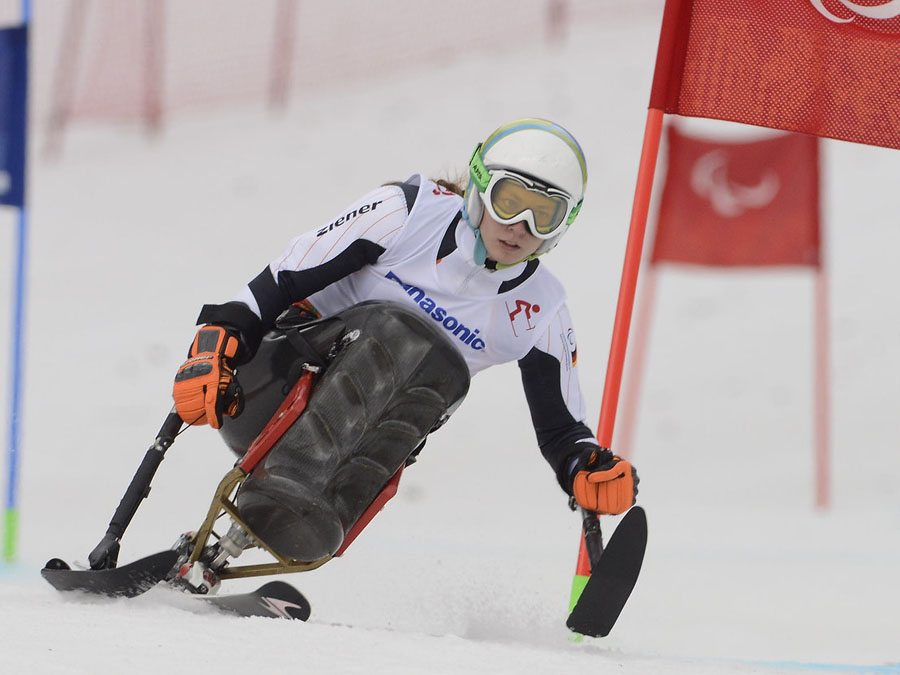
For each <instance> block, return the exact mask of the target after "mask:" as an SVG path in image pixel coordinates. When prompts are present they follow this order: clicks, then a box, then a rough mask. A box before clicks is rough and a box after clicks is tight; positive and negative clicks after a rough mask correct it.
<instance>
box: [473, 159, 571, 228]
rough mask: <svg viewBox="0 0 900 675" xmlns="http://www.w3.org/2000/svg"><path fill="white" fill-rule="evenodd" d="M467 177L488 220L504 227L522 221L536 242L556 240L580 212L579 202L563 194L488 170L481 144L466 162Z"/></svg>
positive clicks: (514, 175)
mask: <svg viewBox="0 0 900 675" xmlns="http://www.w3.org/2000/svg"><path fill="white" fill-rule="evenodd" d="M469 173H470V175H471V176H472V181H473V182H474V183H475V186H476V187H477V188H478V191H479V192H480V193H481V201H482V202H483V203H484V206H485V208H486V209H487V210H488V213H489V214H490V216H491V218H493V219H494V220H496V221H497V222H498V223H501V224H503V225H512V224H513V223H518V222H520V221H523V220H524V221H525V222H526V223H528V229H529V231H530V232H531V234H533V235H534V236H535V237H537V238H538V239H550V238H552V237H555V236H556V235H557V234H558V230H559V228H560V227H561V226H562V225H563V223H565V224H566V225H571V224H572V223H573V222H574V220H575V217H576V216H577V215H578V211H579V210H580V209H581V201H576V200H575V198H574V197H572V196H571V195H569V194H568V193H566V192H563V191H562V190H558V189H556V188H552V187H549V186H547V185H545V184H543V183H541V182H539V181H536V180H533V179H531V178H528V177H527V176H523V175H521V174H518V173H516V172H514V171H509V170H507V169H494V170H493V171H491V170H489V169H488V168H487V167H486V166H485V165H484V161H483V160H482V159H481V144H480V143H479V144H478V145H477V146H476V147H475V152H474V153H473V154H472V159H471V160H470V161H469Z"/></svg>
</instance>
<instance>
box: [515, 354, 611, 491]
mask: <svg viewBox="0 0 900 675" xmlns="http://www.w3.org/2000/svg"><path fill="white" fill-rule="evenodd" d="M519 370H520V371H521V373H522V386H523V387H524V389H525V398H526V400H527V401H528V408H529V409H530V411H531V423H532V424H533V425H534V431H535V434H536V435H537V442H538V445H539V446H540V448H541V454H543V455H544V459H546V460H547V461H548V462H549V463H550V466H551V467H552V468H553V471H554V472H555V473H556V480H557V481H558V482H559V485H560V487H562V489H563V490H565V491H566V492H567V493H568V494H570V495H571V494H572V485H571V481H570V478H569V476H568V468H569V464H570V460H571V459H573V458H574V457H575V456H576V455H579V454H580V453H581V452H582V451H583V450H584V449H585V447H586V446H587V443H586V441H591V442H593V443H594V444H596V440H595V439H594V434H593V433H592V432H591V430H590V429H589V428H588V427H587V426H586V425H585V424H584V423H583V422H579V421H578V420H576V419H575V418H574V417H572V413H570V412H569V409H568V407H566V402H565V400H563V396H562V391H561V390H560V384H559V374H560V363H559V361H558V360H557V359H556V358H554V357H553V356H551V355H550V354H547V353H546V352H543V351H541V350H540V349H538V348H537V347H535V348H533V349H532V350H531V351H530V352H528V354H526V355H525V356H524V357H523V358H522V359H520V360H519Z"/></svg>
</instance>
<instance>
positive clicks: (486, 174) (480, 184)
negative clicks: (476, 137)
mask: <svg viewBox="0 0 900 675" xmlns="http://www.w3.org/2000/svg"><path fill="white" fill-rule="evenodd" d="M469 174H470V175H471V176H472V181H473V182H474V183H475V187H476V188H478V191H479V192H484V191H485V190H487V186H488V185H489V184H490V182H491V172H490V171H488V168H487V167H486V166H485V165H484V160H483V159H481V143H479V144H478V145H476V146H475V152H473V153H472V158H471V159H470V160H469Z"/></svg>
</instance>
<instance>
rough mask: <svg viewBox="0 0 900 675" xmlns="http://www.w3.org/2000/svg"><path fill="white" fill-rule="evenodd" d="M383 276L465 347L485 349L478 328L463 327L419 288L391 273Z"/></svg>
mask: <svg viewBox="0 0 900 675" xmlns="http://www.w3.org/2000/svg"><path fill="white" fill-rule="evenodd" d="M384 276H385V277H386V278H388V279H390V280H391V281H396V282H397V283H398V284H400V287H401V288H402V289H403V290H404V291H406V294H407V295H408V296H409V297H411V298H412V299H413V301H414V302H415V303H416V306H417V307H418V308H419V309H421V310H422V311H424V312H425V313H427V314H428V316H430V317H431V318H432V319H434V320H435V321H437V322H438V323H439V324H441V326H442V327H443V328H444V329H445V330H448V331H450V333H451V334H452V335H453V337H455V338H456V339H458V340H459V341H460V342H462V343H463V344H464V345H467V346H469V347H471V348H472V349H474V350H476V351H482V350H483V349H484V348H485V347H487V345H486V344H485V342H484V340H482V339H481V338H480V337H478V334H479V333H480V332H481V331H480V330H479V329H478V328H469V327H468V326H465V325H463V323H462V322H461V321H460V320H459V319H457V318H456V317H455V316H451V315H450V314H449V313H448V312H447V310H446V309H445V308H443V307H439V306H438V304H437V303H436V302H435V301H434V300H432V299H431V298H429V297H428V296H427V295H425V291H423V290H422V289H421V288H419V287H418V286H413V285H412V284H405V283H403V280H402V279H400V277H398V276H397V275H396V274H394V273H393V272H391V271H388V273H387V274H385V275H384Z"/></svg>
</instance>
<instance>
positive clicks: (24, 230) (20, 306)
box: [3, 0, 31, 562]
mask: <svg viewBox="0 0 900 675" xmlns="http://www.w3.org/2000/svg"><path fill="white" fill-rule="evenodd" d="M30 21H31V0H22V23H23V25H25V26H28V24H29V23H30ZM26 91H27V90H26ZM26 95H27V94H26ZM26 105H27V104H26ZM26 110H27V107H26ZM26 128H27V123H26ZM18 216H19V217H18V224H17V227H16V271H15V282H14V284H15V285H14V291H13V292H14V293H15V297H14V299H13V322H12V331H13V336H12V369H11V370H12V382H11V386H10V390H11V392H10V413H9V452H8V473H7V485H6V509H5V512H4V518H3V524H4V529H3V559H4V560H6V561H7V562H11V561H13V560H14V559H15V557H16V543H17V541H18V534H19V512H18V494H17V487H18V474H19V422H20V421H21V409H22V379H23V378H22V373H23V352H24V349H23V340H24V332H25V330H24V328H25V277H26V262H27V255H26V254H27V251H28V215H27V211H26V209H25V200H24V199H23V202H22V206H21V207H19V214H18Z"/></svg>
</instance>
